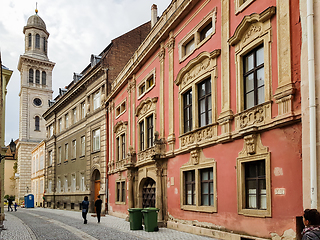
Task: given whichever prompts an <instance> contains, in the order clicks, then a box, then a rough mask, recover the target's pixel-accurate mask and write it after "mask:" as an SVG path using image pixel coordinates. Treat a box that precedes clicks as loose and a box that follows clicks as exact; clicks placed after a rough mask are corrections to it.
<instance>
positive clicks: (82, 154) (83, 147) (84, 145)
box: [81, 136, 86, 156]
mask: <svg viewBox="0 0 320 240" xmlns="http://www.w3.org/2000/svg"><path fill="white" fill-rule="evenodd" d="M85 154H86V138H85V136H82V137H81V156H84V155H85Z"/></svg>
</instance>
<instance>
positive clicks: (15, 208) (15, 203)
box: [14, 202, 18, 212]
mask: <svg viewBox="0 0 320 240" xmlns="http://www.w3.org/2000/svg"><path fill="white" fill-rule="evenodd" d="M17 207H18V204H17V202H14V211H15V212H16V211H17Z"/></svg>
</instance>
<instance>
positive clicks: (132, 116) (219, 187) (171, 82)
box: [106, 0, 303, 239]
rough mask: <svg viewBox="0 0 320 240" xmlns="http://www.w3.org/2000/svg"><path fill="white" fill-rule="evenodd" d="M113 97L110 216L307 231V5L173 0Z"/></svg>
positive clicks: (261, 234)
mask: <svg viewBox="0 0 320 240" xmlns="http://www.w3.org/2000/svg"><path fill="white" fill-rule="evenodd" d="M152 16H153V17H152V18H153V19H152V21H151V22H152V30H151V32H150V33H149V35H148V36H147V38H146V40H145V41H144V42H143V43H142V44H141V45H140V47H139V48H138V49H137V50H136V52H135V53H134V55H133V56H132V58H131V59H130V61H129V62H128V63H127V65H126V66H125V67H124V69H123V70H122V71H121V72H120V74H119V75H118V77H117V78H116V79H115V80H114V81H113V83H112V85H111V92H110V94H109V95H108V96H107V100H106V108H107V126H106V127H107V132H108V133H109V135H108V137H107V145H108V146H109V147H108V149H107V161H108V169H107V171H108V183H109V184H108V189H109V191H108V212H109V214H112V215H116V216H122V217H127V215H128V211H127V209H128V208H133V207H138V208H145V207H156V208H159V213H158V222H159V224H164V225H166V226H167V227H169V228H174V229H178V230H183V231H188V232H193V233H197V234H203V235H208V236H212V237H215V238H219V239H283V238H285V239H296V238H299V236H300V231H301V229H300V227H301V220H302V218H301V215H302V212H303V207H302V206H303V204H302V172H301V167H302V163H301V148H302V146H301V104H300V102H301V98H300V52H301V49H300V48H301V27H300V22H299V1H298V0H291V1H289V0H281V1H280V0H268V1H266V0H265V1H261V0H232V1H229V0H221V1H217V0H199V1H198V0H173V1H172V2H171V4H170V5H169V6H168V8H167V9H166V10H165V11H164V12H163V14H162V15H161V17H160V18H158V19H157V14H156V6H155V5H153V6H152Z"/></svg>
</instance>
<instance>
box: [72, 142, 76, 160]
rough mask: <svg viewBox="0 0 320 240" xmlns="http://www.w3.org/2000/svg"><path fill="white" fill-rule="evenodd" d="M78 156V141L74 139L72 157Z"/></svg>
mask: <svg viewBox="0 0 320 240" xmlns="http://www.w3.org/2000/svg"><path fill="white" fill-rule="evenodd" d="M76 157H77V141H76V140H73V141H72V158H73V159H75V158H76Z"/></svg>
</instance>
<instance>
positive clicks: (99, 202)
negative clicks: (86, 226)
mask: <svg viewBox="0 0 320 240" xmlns="http://www.w3.org/2000/svg"><path fill="white" fill-rule="evenodd" d="M101 205H102V200H101V199H100V195H98V199H97V200H96V201H95V203H94V206H95V207H96V212H97V218H98V223H100V217H101Z"/></svg>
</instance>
